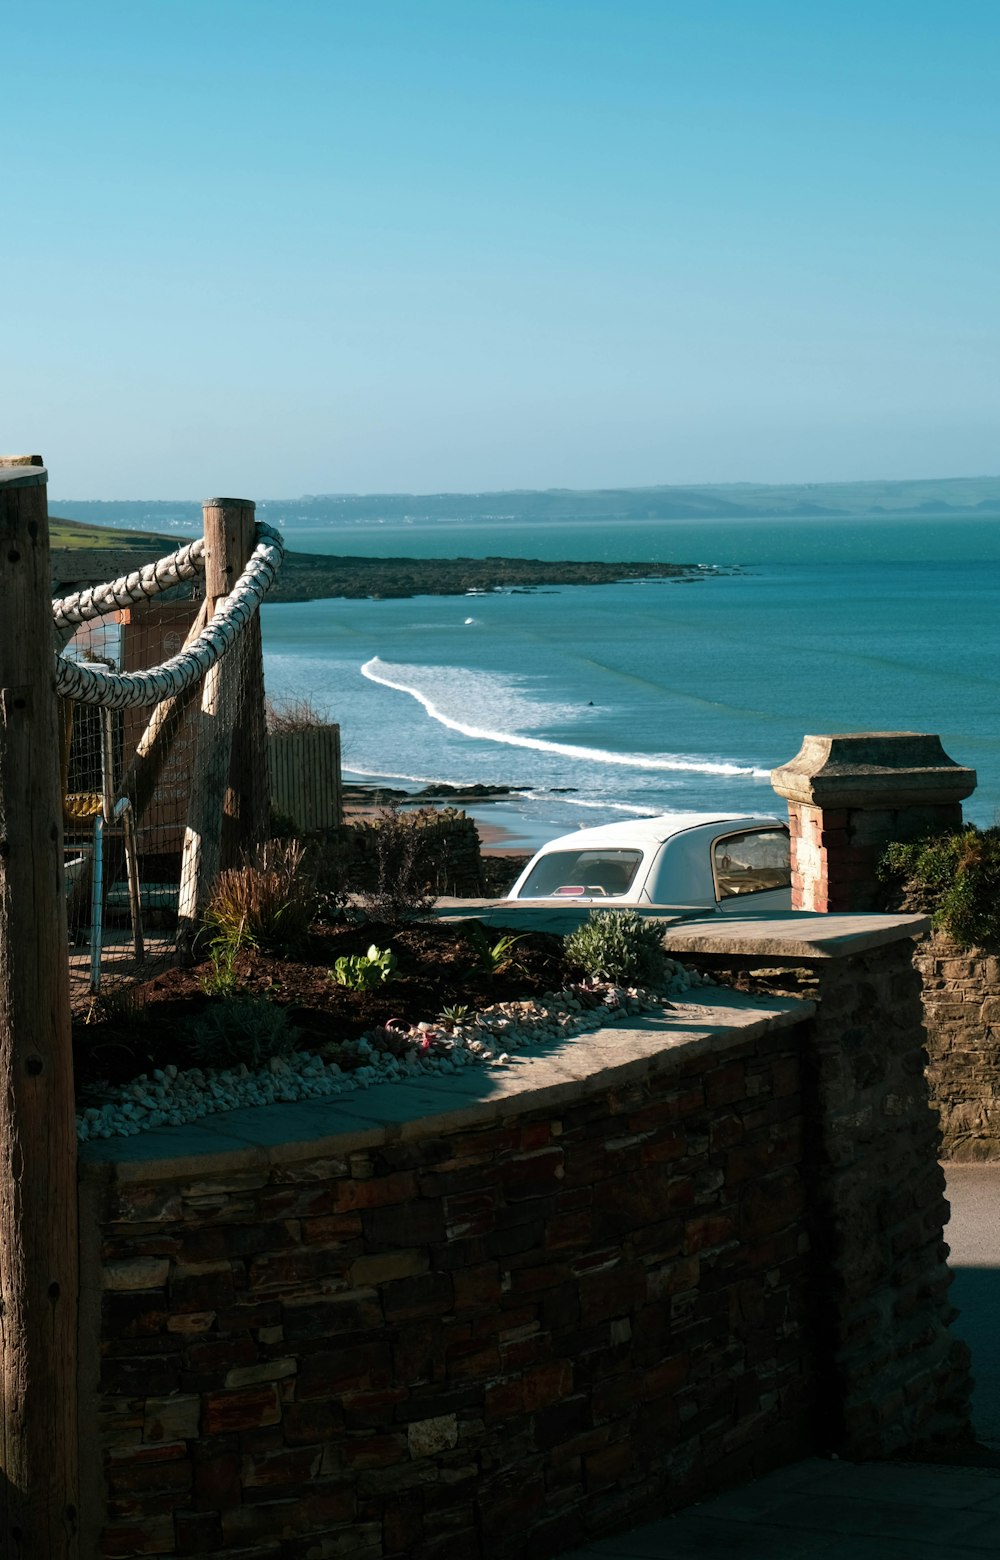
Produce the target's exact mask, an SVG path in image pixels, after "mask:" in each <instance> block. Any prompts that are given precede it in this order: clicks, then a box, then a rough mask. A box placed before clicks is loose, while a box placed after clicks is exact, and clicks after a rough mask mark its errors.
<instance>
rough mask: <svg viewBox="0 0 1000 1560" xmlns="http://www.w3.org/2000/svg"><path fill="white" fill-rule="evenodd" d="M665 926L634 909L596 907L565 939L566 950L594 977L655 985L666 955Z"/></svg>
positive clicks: (571, 958) (574, 961)
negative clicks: (663, 940) (599, 908)
mask: <svg viewBox="0 0 1000 1560" xmlns="http://www.w3.org/2000/svg"><path fill="white" fill-rule="evenodd" d="M662 936H663V928H662V927H661V925H660V923H659V922H658V921H651V920H647V919H645V918H644V917H643V916H640V915H637V914H636V912H635V911H634V910H592V911H591V912H590V915H589V917H588V918H587V920H586V921H585V922H584V924H583V925H582V926H578V927H577V929H576V931H575V932H571V933H570V934H569V936H568V937H566V938H564V939H563V951H564V953H565V955H566V957H567V959H569V960H570V961H571V962H572V963H573V964H578V965H579V966H580V968H581V969H582V970H584V971H585V972H586V974H587V975H588V976H590V978H591V979H592V980H593V979H597V980H613V981H618V982H627V983H638V984H641V985H655V984H656V982H657V981H658V980H659V979H660V977H661V976H662V974H663V969H664V962H665V958H666V955H665V954H664V952H663V948H662V946H661V939H662Z"/></svg>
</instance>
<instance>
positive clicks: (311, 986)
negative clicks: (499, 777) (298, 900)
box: [73, 921, 580, 1091]
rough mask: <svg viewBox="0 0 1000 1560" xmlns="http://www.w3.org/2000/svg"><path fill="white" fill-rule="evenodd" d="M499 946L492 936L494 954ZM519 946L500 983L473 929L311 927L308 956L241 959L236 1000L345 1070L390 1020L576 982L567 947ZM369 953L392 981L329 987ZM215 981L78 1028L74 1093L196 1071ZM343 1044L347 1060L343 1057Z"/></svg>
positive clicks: (130, 994) (544, 938) (152, 990)
mask: <svg viewBox="0 0 1000 1560" xmlns="http://www.w3.org/2000/svg"><path fill="white" fill-rule="evenodd" d="M502 935H503V933H502V931H501V930H497V929H494V928H490V930H489V932H488V934H487V936H488V939H489V942H490V944H491V945H493V944H495V943H496V942H497V941H498V939H499V938H500V937H501V936H502ZM513 935H517V936H518V939H519V940H518V942H517V945H516V947H515V948H513V949H512V957H511V962H510V963H509V964H508V965H507V966H506V968H503V969H501V970H499V971H497V972H495V973H493V974H490V973H489V972H488V970H487V968H486V967H484V964H483V961H482V956H481V953H480V952H478V951H477V948H476V946H475V944H474V942H473V941H472V938H471V936H470V934H469V932H468V929H467V928H466V927H463V926H458V925H455V924H447V923H444V922H438V921H436V922H420V923H410V924H407V925H405V926H403V927H389V926H382V925H378V924H376V923H374V922H371V921H366V922H364V923H363V924H361V925H343V926H341V925H334V926H330V927H316V928H314V931H313V933H312V935H311V938H310V942H309V946H308V947H307V948H305V949H303V950H302V951H301V952H300V953H299V955H298V956H297V957H295V958H291V957H283V956H281V955H280V954H277V953H263V952H258V951H245V952H242V953H239V954H237V956H236V959H235V962H234V972H235V975H236V978H237V982H238V987H239V995H241V996H254V997H261V998H265V999H266V1000H267V1001H269V1002H274V1003H276V1004H277V1005H278V1006H279V1007H282V1008H285V1009H286V1010H287V1012H288V1017H289V1020H290V1022H291V1023H292V1024H293V1025H294V1026H295V1029H296V1030H297V1032H298V1036H299V1042H300V1049H302V1050H305V1051H309V1050H311V1051H322V1052H323V1053H324V1054H326V1055H333V1056H335V1057H336V1058H337V1060H339V1061H340V1062H341V1064H342V1065H345V1066H350V1065H351V1064H352V1061H354V1060H356V1058H354V1057H353V1056H352V1051H351V1046H350V1042H351V1041H352V1040H355V1039H357V1037H358V1036H360V1035H362V1034H364V1033H365V1032H366V1031H367V1030H370V1029H372V1028H373V1027H375V1026H378V1025H383V1024H385V1023H386V1022H387V1021H388V1020H389V1019H397V1020H401V1021H403V1022H404V1023H408V1024H416V1023H418V1022H420V1021H421V1020H428V1021H433V1020H435V1019H437V1018H438V1016H439V1015H440V1014H441V1012H442V1010H443V1009H444V1008H447V1007H452V1006H458V1005H463V1006H465V1007H467V1008H468V1009H469V1011H470V1012H477V1011H480V1010H481V1009H483V1008H486V1007H489V1006H491V1005H492V1004H493V1003H495V1002H507V1001H511V1000H516V999H518V998H526V997H532V996H539V995H541V994H543V993H544V992H546V991H552V990H558V989H559V988H560V987H561V986H564V985H565V984H566V982H567V980H570V979H575V978H579V973H580V972H579V971H578V970H576V969H574V968H573V967H572V966H570V965H568V964H567V963H566V961H565V959H564V958H563V954H562V939H561V938H559V937H553V936H549V935H547V934H546V933H544V932H530V933H528V934H527V935H524V934H513ZM372 943H374V944H375V945H376V946H377V947H379V948H389V949H391V950H392V952H393V953H394V954H395V955H396V959H397V961H398V963H397V967H396V970H395V972H394V974H393V977H392V979H391V981H389V982H388V983H387V984H386V985H385V986H381V987H379V988H377V989H375V990H371V991H358V990H355V989H353V988H351V987H348V986H342V985H338V984H337V983H336V982H335V981H333V980H332V979H331V978H330V974H329V971H330V970H332V969H333V966H334V964H335V962H336V960H337V959H338V958H339V957H340V956H341V955H342V954H364V953H367V951H368V948H369V946H370V945H371V944H372ZM211 975H212V965H211V963H210V962H209V961H207V960H206V961H205V962H203V963H201V964H198V965H196V966H194V967H193V968H188V969H169V970H166V971H164V972H162V973H161V974H158V975H155V976H153V977H152V979H150V980H149V981H147V982H146V983H145V985H141V986H137V987H130V988H120V989H119V990H117V991H114V992H112V993H110V994H109V995H108V996H107V997H105V998H104V999H98V1000H97V1002H96V1003H95V1005H94V1009H93V1011H92V1013H91V1014H90V1015H89V1019H90V1021H86V1020H85V1018H84V1016H83V1015H81V1016H79V1017H78V1018H77V1019H76V1020H75V1021H74V1025H73V1056H74V1065H75V1069H76V1081H77V1089H78V1091H82V1090H85V1089H87V1088H89V1087H93V1085H94V1084H95V1083H99V1082H105V1081H106V1082H109V1083H126V1082H128V1081H129V1080H130V1079H132V1078H135V1077H137V1076H138V1075H139V1074H140V1073H149V1072H151V1071H153V1070H154V1069H155V1068H162V1067H166V1066H168V1065H169V1064H170V1063H173V1064H175V1065H176V1066H177V1067H180V1068H182V1069H183V1068H185V1067H193V1066H196V1065H197V1062H196V1060H195V1057H194V1056H193V1054H192V1052H191V1050H190V1048H189V1045H188V1043H187V1040H186V1036H185V1031H186V1029H187V1026H188V1024H189V1023H190V1021H191V1020H192V1019H193V1018H196V1017H197V1015H198V1014H199V1013H201V1012H203V1011H204V1010H205V1009H206V1008H207V1007H208V1006H210V1005H211V1004H212V1003H214V1002H219V1001H222V1000H224V999H223V998H221V997H218V996H208V995H206V993H205V990H204V987H205V984H206V982H207V981H208V980H209V979H210V977H211ZM345 1042H346V1049H343V1048H344V1046H345Z"/></svg>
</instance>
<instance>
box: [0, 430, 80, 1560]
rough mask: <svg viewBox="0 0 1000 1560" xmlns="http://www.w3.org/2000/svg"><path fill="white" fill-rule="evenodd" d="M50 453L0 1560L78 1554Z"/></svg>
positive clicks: (14, 664)
mask: <svg viewBox="0 0 1000 1560" xmlns="http://www.w3.org/2000/svg"><path fill="white" fill-rule="evenodd" d="M54 649H55V640H54V634H53V627H52V612H51V605H50V581H49V531H48V511H47V506H46V473H45V471H44V469H43V468H42V465H41V460H40V457H37V456H36V457H25V458H16V457H15V458H12V459H10V460H2V461H0V1555H2V1556H3V1557H4V1560H55V1557H56V1556H58V1557H60V1560H71V1557H75V1556H76V1555H77V1554H78V1541H77V1521H78V1518H77V1508H78V1503H79V1494H78V1430H77V1374H76V1372H77V1362H76V1354H77V1296H78V1261H79V1258H78V1250H77V1201H76V1126H75V1121H74V1101H73V1057H72V1049H71V1045H70V1016H69V962H68V958H67V952H66V950H67V933H66V888H65V880H64V873H63V856H62V782H61V777H60V766H59V708H58V700H57V698H56V693H55V682H54Z"/></svg>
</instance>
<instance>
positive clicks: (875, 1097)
mask: <svg viewBox="0 0 1000 1560" xmlns="http://www.w3.org/2000/svg"><path fill="white" fill-rule="evenodd" d="M838 919H840V920H842V921H846V920H847V918H846V917H845V918H838ZM880 919H881V920H889V919H891V918H888V917H882V918H877V917H871V918H868V917H859V918H855V924H856V926H857V927H858V928H860V935H858V936H857V938H856V942H857V945H858V951H857V952H855V953H849V950H848V948H847V947H844V946H843V945H844V944H846V943H848V941H849V940H848V939H846V938H844V937H843V936H840V937H839V938H838V936H837V934H836V932H835V931H834V932H833V936H832V939H831V942H832V944H833V945H836V944H837V943H838V942H840V943H841V945H842V948H841V952H842V954H843V953H847V955H848V956H841V957H830V954H829V952H824V953H823V955H822V956H821V957H815V956H813V957H802V956H801V954H800V955H799V956H796V953H795V950H794V948H793V947H790V946H786V947H785V948H784V949H782V948H781V945H780V940H779V941H778V943H777V944H776V947H777V950H778V951H777V956H776V955H775V952H773V951H772V952H771V953H770V954H762V955H757V956H754V954H753V953H752V951H749V952H748V951H744V952H743V953H741V954H739V955H738V956H734V954H733V951H732V948H731V946H730V947H729V948H728V949H727V947H726V944H727V940H728V942H729V943H730V944H731V943H732V941H733V936H734V934H733V933H732V932H730V933H728V934H727V933H726V931H725V929H724V928H723V929H719V928H713V929H711V930H710V931H709V932H708V933H707V934H704V933H702V934H699V933H698V932H685V931H684V930H683V929H681V930H679V931H678V932H677V933H671V935H670V937H669V939H668V946H669V947H670V948H671V950H672V951H675V952H677V953H678V954H679V955H680V956H681V957H683V958H684V959H685V961H686V962H688V963H695V964H698V965H700V966H701V967H702V968H703V969H705V970H707V971H709V972H711V973H713V974H715V975H716V976H718V977H719V978H722V979H725V980H726V981H727V982H730V983H731V984H733V985H734V986H735V987H736V988H737V989H740V990H745V991H748V992H754V993H775V992H781V993H783V994H796V995H801V996H806V997H809V998H811V999H812V1000H813V1001H814V1002H815V1003H816V1015H815V1017H814V1018H813V1019H812V1020H811V1021H810V1025H809V1029H810V1035H809V1039H808V1049H807V1057H808V1061H807V1066H806V1072H805V1074H804V1079H803V1082H804V1088H805V1090H806V1099H807V1104H806V1109H807V1114H808V1116H809V1118H810V1120H811V1121H812V1122H813V1124H814V1126H813V1130H814V1132H815V1139H814V1148H815V1152H816V1156H817V1158H816V1181H815V1184H814V1194H813V1195H814V1204H813V1208H814V1216H815V1221H816V1222H815V1224H814V1236H815V1239H816V1241H817V1245H818V1252H819V1254H820V1255H821V1256H824V1254H825V1258H828V1259H829V1263H830V1266H831V1267H832V1269H833V1270H834V1273H835V1282H834V1283H833V1284H832V1285H830V1287H829V1288H828V1289H827V1290H826V1291H825V1292H820V1293H817V1295H816V1297H815V1309H814V1317H815V1320H816V1323H817V1325H819V1326H821V1327H822V1328H823V1329H824V1330H825V1333H826V1337H827V1349H826V1358H827V1360H828V1364H829V1369H830V1371H831V1379H830V1382H829V1385H828V1401H829V1403H830V1404H831V1405H833V1404H836V1405H837V1415H838V1421H839V1422H838V1425H837V1427H836V1428H835V1429H834V1431H833V1444H834V1445H835V1446H838V1447H839V1448H840V1449H841V1450H843V1451H845V1452H846V1453H847V1454H848V1455H851V1456H855V1457H862V1458H864V1457H879V1456H886V1455H891V1454H892V1453H893V1452H894V1451H898V1450H901V1449H902V1448H904V1447H907V1446H913V1445H916V1444H920V1443H922V1442H933V1441H935V1440H937V1439H939V1438H941V1439H948V1438H949V1437H950V1436H952V1435H954V1433H955V1431H956V1427H958V1426H960V1425H961V1424H962V1422H963V1419H965V1421H966V1422H967V1417H968V1394H969V1377H968V1367H969V1353H968V1350H967V1348H966V1346H965V1344H963V1343H961V1342H959V1341H957V1340H955V1339H953V1338H952V1337H951V1336H950V1334H949V1331H948V1326H949V1323H950V1321H951V1320H952V1319H953V1317H954V1315H955V1312H954V1308H953V1307H952V1306H951V1304H950V1302H949V1299H948V1289H949V1286H950V1284H951V1281H952V1275H951V1272H950V1270H949V1269H948V1267H947V1265H946V1261H945V1258H946V1256H947V1249H948V1248H947V1246H946V1245H944V1244H943V1241H942V1231H943V1229H944V1226H945V1225H946V1224H947V1221H948V1212H949V1210H948V1205H947V1202H946V1201H945V1198H944V1185H945V1182H944V1174H943V1172H942V1170H941V1168H940V1164H939V1162H938V1161H939V1159H940V1157H941V1155H940V1138H939V1131H938V1123H937V1117H936V1114H935V1112H934V1110H933V1109H932V1106H931V1101H930V1097H929V1092H928V1085H927V1078H926V1076H925V1069H926V1065H927V1053H926V1050H925V1048H924V1031H923V1022H922V1008H921V991H920V980H919V976H918V974H917V971H916V970H915V968H914V964H913V944H912V942H911V941H910V940H908V939H905V940H902V941H897V942H895V943H893V944H891V945H888V946H886V945H878V944H877V942H876V943H875V945H871V944H872V937H871V934H870V935H869V936H868V937H867V938H866V936H865V933H864V928H865V926H866V925H868V924H870V923H872V922H877V921H878V920H880ZM824 924H827V925H829V926H830V928H831V930H832V929H833V928H835V927H836V925H837V920H836V919H835V918H832V917H831V918H830V920H829V922H825V921H819V922H817V921H810V922H807V923H800V931H801V932H802V934H803V939H805V938H808V937H810V936H812V932H811V931H810V928H812V929H815V937H814V939H813V940H814V943H822V940H823V933H822V930H821V928H822V927H823V926H824ZM926 924H927V923H926V921H920V922H915V930H919V929H921V927H926ZM866 942H867V943H868V944H869V946H867V947H866V946H865V944H866ZM744 949H745V941H744ZM715 950H718V951H715ZM803 951H806V952H811V953H812V954H813V955H815V954H816V953H817V952H820V951H821V950H820V949H819V948H818V947H816V946H813V947H812V948H811V949H810V948H809V947H808V944H806V946H805V948H804V949H803Z"/></svg>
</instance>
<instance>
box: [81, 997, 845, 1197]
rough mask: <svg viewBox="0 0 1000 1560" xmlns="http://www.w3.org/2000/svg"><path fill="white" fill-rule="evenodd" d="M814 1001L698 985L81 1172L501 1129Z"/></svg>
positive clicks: (282, 1158)
mask: <svg viewBox="0 0 1000 1560" xmlns="http://www.w3.org/2000/svg"><path fill="white" fill-rule="evenodd" d="M814 1012H815V1004H814V1003H812V1002H808V1001H803V1000H800V999H799V998H796V997H768V998H766V999H764V1000H762V999H761V998H760V997H752V996H748V995H746V994H744V993H742V992H737V991H730V990H728V989H726V988H724V987H703V988H701V990H700V991H697V992H693V993H686V1000H685V1001H683V1002H676V1003H672V1005H671V1008H670V1010H669V1011H668V1012H666V1013H664V1014H662V1015H660V1014H653V1015H649V1014H646V1015H643V1016H642V1017H641V1018H635V1019H630V1020H629V1021H628V1022H627V1023H625V1022H623V1023H621V1024H618V1025H615V1024H609V1025H607V1026H606V1027H604V1028H602V1029H596V1030H592V1031H591V1032H590V1033H589V1034H581V1035H575V1036H572V1037H566V1038H560V1039H557V1040H552V1041H549V1042H540V1043H539V1044H536V1045H533V1046H531V1047H530V1048H529V1049H527V1050H524V1051H518V1052H514V1053H513V1054H512V1055H511V1058H510V1060H509V1062H508V1063H507V1064H506V1065H505V1066H503V1067H490V1068H487V1067H468V1068H466V1069H465V1070H464V1071H463V1072H461V1073H457V1074H455V1073H449V1074H441V1075H439V1076H433V1075H430V1074H424V1075H422V1076H421V1077H419V1078H418V1079H416V1080H414V1081H413V1082H410V1081H407V1082H405V1083H384V1084H375V1085H373V1086H372V1087H371V1088H368V1089H358V1090H356V1091H354V1092H353V1093H350V1094H343V1095H334V1096H332V1097H331V1098H330V1099H329V1100H303V1101H296V1102H295V1103H294V1104H288V1105H281V1104H277V1105H260V1106H253V1107H249V1108H244V1109H239V1110H231V1111H225V1112H222V1113H220V1114H218V1115H214V1116H205V1117H203V1118H202V1120H201V1121H198V1122H192V1123H189V1124H186V1125H184V1126H172V1127H161V1128H159V1129H158V1130H156V1131H153V1132H142V1133H139V1134H138V1135H137V1136H135V1137H129V1138H105V1139H98V1140H95V1141H91V1142H85V1143H81V1144H80V1148H79V1166H80V1176H81V1179H83V1180H91V1179H93V1178H95V1177H96V1178H98V1179H105V1178H107V1177H109V1176H110V1177H111V1178H113V1179H115V1180H117V1181H119V1182H138V1181H157V1180H171V1179H173V1178H174V1177H176V1176H185V1175H205V1174H206V1173H209V1174H218V1173H222V1172H230V1171H233V1170H245V1169H251V1168H255V1167H257V1168H264V1169H266V1168H267V1167H268V1166H271V1165H281V1164H294V1163H296V1162H299V1161H302V1160H309V1159H317V1158H323V1157H333V1158H336V1157H340V1156H343V1155H344V1154H348V1153H353V1152H355V1151H357V1150H361V1149H371V1148H378V1147H381V1146H382V1145H383V1144H385V1143H391V1142H399V1141H406V1140H412V1139H414V1138H421V1137H426V1136H427V1135H428V1134H430V1133H439V1132H449V1131H457V1130H465V1129H467V1128H473V1127H484V1126H492V1125H497V1124H499V1123H500V1122H503V1121H505V1120H507V1119H509V1118H511V1117H515V1116H518V1115H521V1114H524V1113H525V1112H528V1111H534V1110H539V1109H549V1108H551V1109H554V1110H558V1109H562V1108H564V1107H566V1106H568V1105H571V1104H573V1103H574V1102H575V1101H577V1100H580V1099H582V1098H583V1097H584V1096H586V1095H588V1094H593V1093H596V1092H599V1091H602V1090H608V1089H614V1088H620V1087H622V1086H623V1085H626V1084H630V1083H634V1082H636V1081H638V1080H639V1079H641V1078H644V1077H648V1076H651V1075H653V1074H662V1073H665V1072H669V1071H671V1070H672V1069H674V1068H677V1067H679V1066H681V1065H683V1064H685V1063H687V1062H689V1061H690V1060H691V1058H692V1056H697V1055H703V1056H704V1057H705V1059H706V1062H707V1061H708V1060H709V1059H711V1058H715V1057H717V1056H719V1055H720V1054H724V1053H725V1052H726V1051H728V1050H730V1049H733V1048H734V1047H738V1046H741V1045H745V1044H746V1043H748V1042H750V1043H752V1042H754V1041H756V1040H757V1039H759V1038H761V1037H762V1036H763V1035H766V1034H768V1033H770V1032H771V1031H772V1030H775V1029H787V1028H791V1027H794V1026H795V1025H796V1024H800V1023H802V1022H803V1021H804V1020H805V1019H807V1018H809V1017H811V1016H812V1014H813V1013H814Z"/></svg>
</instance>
